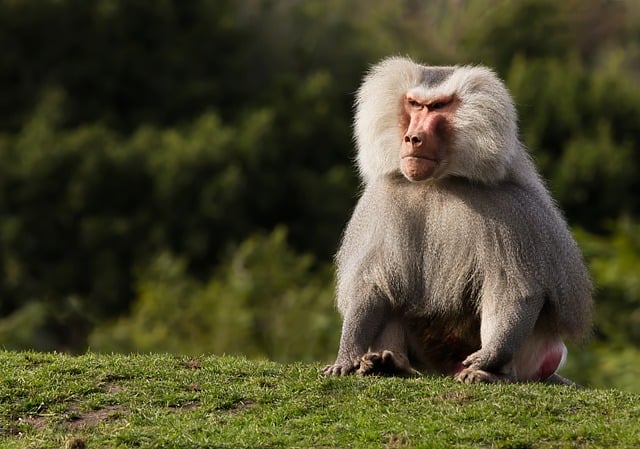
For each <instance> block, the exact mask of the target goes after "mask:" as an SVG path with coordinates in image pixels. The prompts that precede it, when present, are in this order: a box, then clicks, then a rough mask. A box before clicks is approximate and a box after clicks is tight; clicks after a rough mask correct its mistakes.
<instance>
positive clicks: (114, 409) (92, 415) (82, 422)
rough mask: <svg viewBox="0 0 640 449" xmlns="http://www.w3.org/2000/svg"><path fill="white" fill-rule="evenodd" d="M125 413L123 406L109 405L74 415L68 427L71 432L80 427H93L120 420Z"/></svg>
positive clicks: (67, 424)
mask: <svg viewBox="0 0 640 449" xmlns="http://www.w3.org/2000/svg"><path fill="white" fill-rule="evenodd" d="M124 413H125V409H124V407H122V406H121V405H108V406H106V407H104V408H101V409H98V410H92V411H90V412H84V413H78V414H74V415H73V416H72V417H71V418H70V419H69V421H68V422H67V423H66V426H67V427H68V428H69V429H70V430H76V429H78V428H80V427H91V426H95V425H97V424H99V423H101V422H104V421H111V420H114V419H118V418H120V417H121V416H122V415H124Z"/></svg>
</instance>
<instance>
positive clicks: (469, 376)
mask: <svg viewBox="0 0 640 449" xmlns="http://www.w3.org/2000/svg"><path fill="white" fill-rule="evenodd" d="M455 379H456V380H457V381H459V382H463V383H465V384H475V383H481V382H482V383H495V382H500V381H506V380H507V378H505V377H504V376H499V375H496V374H493V373H490V372H489V371H484V370H481V369H476V368H465V369H463V370H462V371H460V372H459V373H458V374H457V375H456V377H455Z"/></svg>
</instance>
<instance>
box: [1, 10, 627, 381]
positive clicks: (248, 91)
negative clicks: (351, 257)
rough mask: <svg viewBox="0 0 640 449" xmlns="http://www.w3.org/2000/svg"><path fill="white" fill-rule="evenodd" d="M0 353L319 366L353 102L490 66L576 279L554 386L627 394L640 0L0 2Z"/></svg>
mask: <svg viewBox="0 0 640 449" xmlns="http://www.w3.org/2000/svg"><path fill="white" fill-rule="evenodd" d="M0 48H1V49H2V51H0V344H2V345H3V346H4V347H6V348H35V349H40V350H52V349H57V350H67V351H73V352H79V351H83V350H85V349H86V348H87V347H89V346H90V347H92V348H93V349H99V350H103V351H112V350H114V351H138V350H140V351H176V352H181V353H190V354H197V353H208V352H214V353H225V352H226V353H244V354H248V355H251V356H254V357H268V358H273V359H278V360H284V361H286V360H294V359H295V360H317V359H322V360H329V359H331V357H333V355H334V353H335V351H336V342H337V338H338V335H339V328H340V323H339V319H338V317H337V314H336V313H335V311H334V310H333V305H332V289H333V283H332V274H331V273H332V269H331V264H332V260H331V257H332V255H333V253H334V252H335V250H336V248H337V245H338V243H339V239H340V232H341V229H342V228H343V226H344V224H345V222H346V220H347V219H348V217H349V213H350V210H351V208H352V207H353V204H354V202H355V199H356V198H357V193H358V181H357V179H356V177H355V171H354V170H353V167H352V164H351V161H352V159H353V156H354V153H353V148H352V136H351V116H352V103H353V94H354V92H355V90H356V89H357V86H358V84H359V82H360V79H361V77H362V74H363V73H364V72H365V71H366V69H367V67H369V66H370V65H371V64H373V63H375V62H376V61H377V60H379V59H380V58H382V57H384V56H387V55H390V54H406V55H410V56H412V57H414V58H415V59H417V60H419V61H425V62H428V63H432V64H456V63H461V64H468V63H471V64H473V63H482V64H486V65H490V66H492V67H494V68H495V69H496V71H497V72H498V73H499V74H500V76H502V77H503V78H504V79H505V81H506V83H507V84H508V86H509V88H510V89H511V91H512V93H513V95H514V98H515V100H516V104H517V106H518V110H519V113H520V122H521V135H522V139H523V141H524V142H525V143H526V144H527V145H528V147H529V148H530V149H531V152H532V154H533V157H534V159H535V160H536V163H537V164H538V166H539V167H540V169H541V171H542V173H543V175H544V176H545V177H546V178H547V179H548V184H549V187H550V188H551V190H552V192H553V193H554V196H555V197H556V198H557V200H558V202H559V203H560V205H561V206H562V208H563V209H564V211H565V213H566V215H567V218H568V220H569V222H570V223H571V225H572V226H574V227H575V229H576V230H577V231H576V235H577V237H578V240H579V242H580V244H581V246H582V248H583V249H584V252H585V257H586V259H587V261H588V263H589V266H590V268H591V270H592V274H593V277H594V280H595V282H596V284H597V286H598V291H597V301H596V313H595V322H596V323H595V329H594V337H593V339H592V340H591V343H590V345H589V346H587V347H581V348H576V350H574V351H573V352H572V354H571V356H570V358H569V365H568V366H567V368H566V370H567V372H569V373H571V375H572V376H574V377H575V378H576V379H577V380H579V381H580V382H583V383H585V384H592V385H600V386H618V387H622V388H627V389H634V390H636V391H640V383H638V380H637V379H638V378H639V376H638V375H639V374H640V371H639V368H637V367H638V366H640V333H639V331H638V329H640V315H639V314H640V274H639V273H640V243H639V241H638V235H639V231H640V219H639V216H640V196H638V194H637V192H638V191H639V188H640V185H639V184H640V178H639V177H638V175H637V173H639V172H640V157H639V156H638V154H639V150H640V85H639V84H638V82H637V80H638V76H639V75H640V4H638V3H637V2H634V1H632V0H627V1H625V0H621V1H616V2H611V1H607V0H591V1H589V2H584V1H581V0H568V1H565V2H556V1H553V0H522V1H517V2H513V1H507V0H503V1H497V2H496V1H490V0H436V1H432V2H420V1H415V0H402V1H395V2H387V1H384V0H373V1H371V0H329V1H320V0H309V1H305V2H299V1H294V0H283V1H279V2H272V1H268V0H194V1H188V2H181V1H178V0H160V1H158V0H153V1H151V0H136V1H128V0H91V1H86V0H0Z"/></svg>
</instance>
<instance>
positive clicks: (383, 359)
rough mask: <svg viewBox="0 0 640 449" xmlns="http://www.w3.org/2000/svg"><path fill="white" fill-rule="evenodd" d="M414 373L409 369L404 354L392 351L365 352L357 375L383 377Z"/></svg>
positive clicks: (409, 365) (407, 360) (409, 366)
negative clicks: (377, 375)
mask: <svg viewBox="0 0 640 449" xmlns="http://www.w3.org/2000/svg"><path fill="white" fill-rule="evenodd" d="M413 373H414V372H413V370H412V369H411V364H410V363H409V359H408V358H407V356H406V355H405V354H401V353H397V352H393V351H387V350H384V351H381V352H367V353H366V354H365V355H363V356H362V358H361V359H360V368H359V369H358V371H357V374H359V375H361V376H366V375H375V374H379V375H383V376H410V375H412V374H413Z"/></svg>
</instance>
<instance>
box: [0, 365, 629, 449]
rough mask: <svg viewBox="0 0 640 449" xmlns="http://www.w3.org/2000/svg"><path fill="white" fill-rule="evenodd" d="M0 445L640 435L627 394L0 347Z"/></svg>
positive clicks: (396, 443) (602, 441)
mask: <svg viewBox="0 0 640 449" xmlns="http://www.w3.org/2000/svg"><path fill="white" fill-rule="evenodd" d="M0 366H1V367H2V368H1V370H0V447H2V448H59V447H66V448H74V449H80V448H84V447H87V448H137V447H143V448H218V447H221V448H224V447H229V448H231V447H234V448H236V447H239V448H267V447H325V448H329V447H341V448H346V447H367V448H371V447H380V448H404V447H425V448H432V447H433V448H478V447H480V448H513V449H515V448H519V449H525V448H611V447H629V448H632V447H640V395H636V394H631V393H624V392H620V391H615V390H591V389H573V388H566V387H562V386H549V385H538V384H519V385H506V384H500V385H471V386H469V385H462V384H458V383H456V382H454V381H453V380H451V379H447V378H440V377H420V378H412V379H399V378H359V377H346V378H326V377H323V376H321V375H319V374H318V372H319V368H320V366H319V365H314V364H302V363H300V364H290V365H282V364H277V363H272V362H266V361H249V360H246V359H243V358H236V357H213V356H205V357H201V358H197V359H192V358H188V357H180V356H171V355H129V356H125V355H98V354H91V353H90V354H86V355H83V356H79V357H72V356H68V355H63V354H55V353H53V354H51V353H46V354H45V353H34V352H0Z"/></svg>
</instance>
